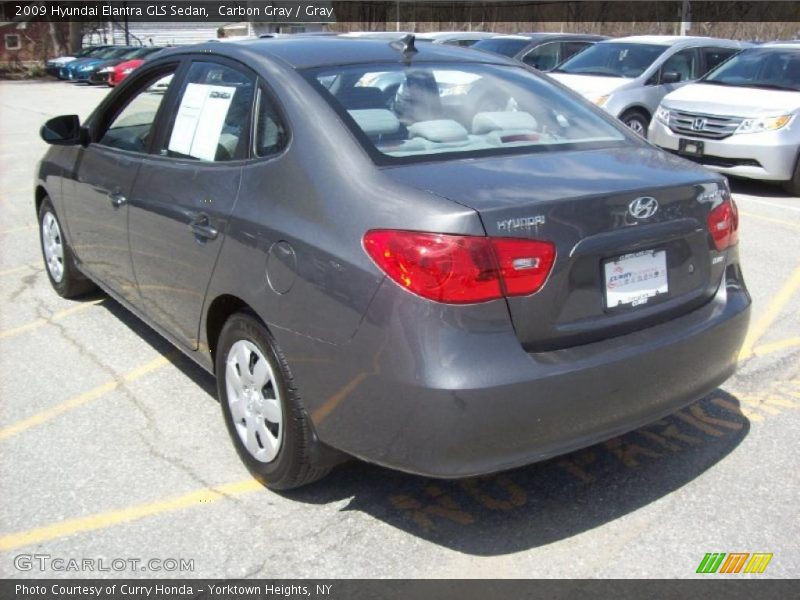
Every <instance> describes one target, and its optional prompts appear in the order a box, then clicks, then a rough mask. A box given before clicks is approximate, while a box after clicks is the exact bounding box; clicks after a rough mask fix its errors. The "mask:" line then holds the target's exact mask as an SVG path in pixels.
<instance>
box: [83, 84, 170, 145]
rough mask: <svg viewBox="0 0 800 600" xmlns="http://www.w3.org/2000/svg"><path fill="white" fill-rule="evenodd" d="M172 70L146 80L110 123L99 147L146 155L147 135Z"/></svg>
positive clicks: (99, 142)
mask: <svg viewBox="0 0 800 600" xmlns="http://www.w3.org/2000/svg"><path fill="white" fill-rule="evenodd" d="M173 74H174V70H169V71H168V72H166V73H165V72H164V71H163V70H162V71H160V72H159V73H158V74H155V75H153V76H152V77H150V78H148V79H147V80H146V81H145V82H144V83H143V84H142V86H141V87H140V88H139V91H137V92H135V93H134V95H133V96H132V97H131V99H130V100H129V101H128V103H127V104H126V105H125V106H124V107H123V108H122V110H120V111H118V112H117V113H116V115H115V116H113V117H112V118H111V119H110V120H109V122H108V123H109V124H108V127H107V128H106V130H105V133H104V134H103V135H102V136H101V137H100V139H99V140H98V142H97V143H98V144H100V145H102V146H108V147H110V148H119V149H120V150H128V151H130V152H147V145H148V141H149V139H150V132H151V130H152V128H153V124H154V123H155V120H156V115H157V114H158V110H159V108H160V106H161V102H162V101H163V100H164V93H165V92H166V90H167V89H168V88H169V86H170V84H171V82H172V77H173Z"/></svg>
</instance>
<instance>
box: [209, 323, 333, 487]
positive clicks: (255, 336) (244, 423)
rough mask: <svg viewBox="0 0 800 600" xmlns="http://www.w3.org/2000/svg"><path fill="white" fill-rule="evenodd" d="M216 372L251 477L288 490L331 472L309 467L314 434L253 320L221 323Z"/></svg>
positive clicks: (285, 371)
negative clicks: (222, 324)
mask: <svg viewBox="0 0 800 600" xmlns="http://www.w3.org/2000/svg"><path fill="white" fill-rule="evenodd" d="M262 361H264V362H262ZM215 368H216V373H217V394H218V396H219V401H220V404H221V406H222V413H223V415H224V418H225V424H226V426H227V428H228V433H229V434H230V437H231V440H232V441H233V444H234V446H235V447H236V452H237V453H238V454H239V457H240V458H241V460H242V462H243V463H244V464H245V466H246V467H247V469H248V470H249V471H250V473H251V474H252V475H253V477H255V478H256V479H257V480H258V481H259V482H261V483H262V484H264V485H265V486H266V487H268V488H270V489H273V490H288V489H292V488H297V487H300V486H303V485H307V484H309V483H312V482H314V481H316V480H318V479H320V478H322V477H324V476H325V475H327V474H328V472H329V471H330V470H331V467H330V466H315V465H314V464H313V463H312V460H311V445H312V441H313V439H314V438H313V431H312V429H311V427H310V425H309V423H308V417H307V415H306V413H305V411H304V410H303V409H302V406H301V405H300V402H299V398H298V395H297V389H296V388H295V386H294V380H293V379H292V375H291V372H290V371H289V366H288V364H287V362H286V359H285V357H284V356H283V354H282V353H281V351H280V349H279V348H278V346H277V344H276V343H275V340H274V339H273V338H272V336H271V335H270V333H269V331H268V330H267V328H266V327H265V326H264V325H263V323H262V322H261V321H260V320H258V319H257V318H256V317H255V316H254V315H252V314H249V313H236V314H234V315H233V316H231V317H230V318H229V319H228V320H227V321H226V322H225V325H224V326H223V328H222V332H221V333H220V336H219V343H218V345H217V351H216V356H215ZM234 415H235V416H234Z"/></svg>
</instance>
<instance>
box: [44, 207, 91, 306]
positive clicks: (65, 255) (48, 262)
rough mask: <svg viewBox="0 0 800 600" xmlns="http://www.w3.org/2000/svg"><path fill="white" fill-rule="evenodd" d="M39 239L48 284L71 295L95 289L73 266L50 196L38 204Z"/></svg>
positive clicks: (62, 293)
mask: <svg viewBox="0 0 800 600" xmlns="http://www.w3.org/2000/svg"><path fill="white" fill-rule="evenodd" d="M39 241H40V242H41V247H42V257H43V258H44V265H45V269H46V271H47V277H48V278H49V279H50V284H51V285H52V286H53V289H54V290H55V291H56V293H57V294H58V295H59V296H62V297H63V298H74V297H76V296H81V295H83V294H86V293H87V292H90V291H92V290H94V289H95V285H94V284H93V283H92V282H91V281H90V280H89V279H87V278H86V276H85V275H83V273H81V272H80V271H79V270H78V268H77V267H76V266H75V259H74V256H73V254H72V250H70V247H69V245H68V244H67V240H66V239H65V238H64V233H63V230H62V229H61V223H59V221H58V217H57V216H56V211H55V210H53V205H52V203H51V202H50V199H49V198H47V197H45V199H44V200H43V201H42V206H41V207H40V208H39Z"/></svg>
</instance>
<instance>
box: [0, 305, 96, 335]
mask: <svg viewBox="0 0 800 600" xmlns="http://www.w3.org/2000/svg"><path fill="white" fill-rule="evenodd" d="M103 300H104V298H98V299H97V300H89V301H88V302H83V303H81V304H78V305H76V306H71V307H69V308H65V309H64V310H60V311H58V312H54V313H53V314H52V315H50V316H49V317H47V318H41V319H35V320H33V321H30V322H28V323H25V324H24V325H19V326H17V327H11V328H10V329H3V330H1V331H0V339H3V338H7V337H12V336H15V335H19V334H20V333H25V332H26V331H31V330H32V329H38V328H39V327H41V326H42V325H47V324H48V323H55V322H56V321H60V320H61V319H63V318H64V317H68V316H70V315H74V314H75V313H78V312H81V311H84V310H86V309H87V308H91V307H92V306H95V305H97V304H100V303H101V302H103Z"/></svg>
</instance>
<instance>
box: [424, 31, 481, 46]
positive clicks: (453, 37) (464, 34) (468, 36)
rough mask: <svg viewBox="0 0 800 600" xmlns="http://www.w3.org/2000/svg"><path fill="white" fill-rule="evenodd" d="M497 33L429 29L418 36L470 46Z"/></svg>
mask: <svg viewBox="0 0 800 600" xmlns="http://www.w3.org/2000/svg"><path fill="white" fill-rule="evenodd" d="M496 35H497V34H496V33H491V32H489V31H428V32H426V33H418V34H416V37H417V40H419V41H428V42H433V43H434V44H446V45H448V46H461V47H462V48H468V47H470V46H473V45H474V44H475V43H476V42H479V41H480V40H485V39H489V38H493V37H495V36H496Z"/></svg>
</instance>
